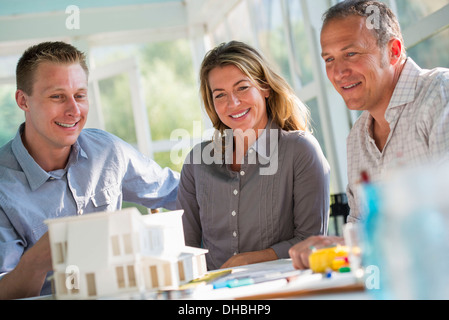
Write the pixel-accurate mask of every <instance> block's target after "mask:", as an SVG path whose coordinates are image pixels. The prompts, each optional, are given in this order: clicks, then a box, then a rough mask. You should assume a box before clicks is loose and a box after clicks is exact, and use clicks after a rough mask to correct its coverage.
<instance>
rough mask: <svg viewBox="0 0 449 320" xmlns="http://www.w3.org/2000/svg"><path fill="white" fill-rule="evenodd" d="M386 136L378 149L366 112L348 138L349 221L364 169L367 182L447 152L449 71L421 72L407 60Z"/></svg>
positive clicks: (357, 213) (388, 112)
mask: <svg viewBox="0 0 449 320" xmlns="http://www.w3.org/2000/svg"><path fill="white" fill-rule="evenodd" d="M385 119H386V120H387V121H388V123H389V124H390V134H389V136H388V138H387V142H386V144H385V146H384V148H383V150H382V152H381V151H379V149H378V148H377V146H376V143H375V141H374V139H373V134H372V125H373V117H372V116H371V115H370V114H369V112H368V111H364V112H363V113H362V115H361V116H360V118H359V119H358V120H357V121H356V123H355V124H354V126H353V128H352V129H351V132H350V133H349V136H348V138H347V157H348V188H347V196H348V203H349V206H350V208H351V212H350V215H349V217H348V222H351V221H358V220H359V219H361V218H362V217H361V216H360V210H359V203H358V201H359V200H358V199H360V196H359V194H358V192H359V191H358V184H359V182H360V176H361V172H362V171H366V172H367V173H368V175H369V178H370V180H371V181H373V182H375V181H379V180H381V179H382V178H385V177H386V174H387V172H388V171H389V170H392V169H394V168H395V167H397V166H401V165H402V166H404V165H419V164H422V163H425V162H429V161H434V160H438V159H441V158H442V157H443V156H448V154H449V69H445V68H435V69H432V70H425V69H421V68H420V67H419V66H418V65H416V63H415V62H414V61H413V60H412V59H411V58H408V59H407V62H406V64H405V66H404V69H403V71H402V73H401V76H400V78H399V81H398V83H397V85H396V88H395V90H394V92H393V95H392V97H391V100H390V103H389V105H388V108H387V110H386V112H385Z"/></svg>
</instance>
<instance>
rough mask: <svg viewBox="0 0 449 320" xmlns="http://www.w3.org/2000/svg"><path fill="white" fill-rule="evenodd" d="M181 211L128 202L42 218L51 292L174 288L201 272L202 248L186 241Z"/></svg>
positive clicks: (85, 295)
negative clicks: (143, 209) (151, 210)
mask: <svg viewBox="0 0 449 320" xmlns="http://www.w3.org/2000/svg"><path fill="white" fill-rule="evenodd" d="M182 214H183V211H182V210H179V211H170V212H163V213H156V214H148V215H142V214H141V213H140V212H139V211H138V210H137V209H136V208H128V209H123V210H120V211H116V212H100V213H91V214H87V215H83V216H73V217H66V218H57V219H51V220H46V221H45V222H46V224H47V225H48V230H49V236H50V246H51V254H52V263H53V270H54V277H53V278H54V288H55V291H56V298H58V299H96V298H102V297H113V296H114V295H120V294H124V293H131V292H136V293H144V292H148V291H151V290H165V289H174V288H177V287H179V286H180V285H181V284H184V283H187V282H189V281H190V280H193V279H195V278H198V277H201V276H203V275H204V274H205V273H206V271H207V270H206V259H205V254H206V253H207V250H205V249H200V248H192V247H188V246H186V245H185V242H184V232H183V228H182V219H181V217H182Z"/></svg>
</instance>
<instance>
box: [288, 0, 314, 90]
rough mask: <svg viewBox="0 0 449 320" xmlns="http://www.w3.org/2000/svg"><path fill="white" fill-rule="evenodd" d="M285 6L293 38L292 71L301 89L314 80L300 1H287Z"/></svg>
mask: <svg viewBox="0 0 449 320" xmlns="http://www.w3.org/2000/svg"><path fill="white" fill-rule="evenodd" d="M287 5H288V12H289V18H290V25H291V28H292V37H293V39H292V40H293V41H292V43H293V51H294V56H295V59H294V70H295V73H296V75H297V76H298V77H299V79H300V86H301V87H302V86H305V85H307V84H309V83H310V82H312V81H313V80H314V77H313V70H312V65H313V62H312V56H311V50H310V46H309V42H308V36H307V32H306V26H305V23H304V16H303V13H302V8H301V3H300V1H299V0H289V1H288V2H287Z"/></svg>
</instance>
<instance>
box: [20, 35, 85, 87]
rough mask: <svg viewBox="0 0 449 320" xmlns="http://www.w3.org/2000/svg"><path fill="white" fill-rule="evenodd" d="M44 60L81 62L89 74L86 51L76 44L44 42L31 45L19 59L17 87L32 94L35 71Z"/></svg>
mask: <svg viewBox="0 0 449 320" xmlns="http://www.w3.org/2000/svg"><path fill="white" fill-rule="evenodd" d="M42 62H51V63H65V64H66V63H79V64H80V66H81V67H82V68H83V69H84V71H85V72H86V76H88V75H89V69H88V67H87V64H86V57H85V55H84V53H82V52H81V51H79V50H78V49H76V48H75V47H74V46H72V45H70V44H67V43H64V42H61V41H56V42H42V43H39V44H37V45H34V46H31V47H29V48H28V49H27V50H26V51H25V52H24V53H23V55H22V57H21V58H20V59H19V62H18V63H17V67H16V83H17V89H18V90H22V91H24V92H25V93H26V94H28V95H32V90H33V82H34V73H35V71H36V69H37V67H38V66H39V64H40V63H42Z"/></svg>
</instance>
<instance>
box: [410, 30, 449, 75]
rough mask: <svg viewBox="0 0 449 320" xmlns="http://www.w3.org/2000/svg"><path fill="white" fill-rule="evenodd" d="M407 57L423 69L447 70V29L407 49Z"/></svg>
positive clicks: (448, 44) (448, 41) (448, 42)
mask: <svg viewBox="0 0 449 320" xmlns="http://www.w3.org/2000/svg"><path fill="white" fill-rule="evenodd" d="M407 55H408V56H409V57H411V58H412V59H413V60H414V61H415V62H416V63H417V64H418V65H419V66H420V67H421V68H424V69H433V68H435V67H445V68H449V28H447V29H445V30H443V31H441V32H439V33H437V34H436V35H434V36H433V37H431V38H429V39H427V40H424V41H422V42H420V43H418V44H417V45H415V46H413V47H411V48H408V49H407Z"/></svg>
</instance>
